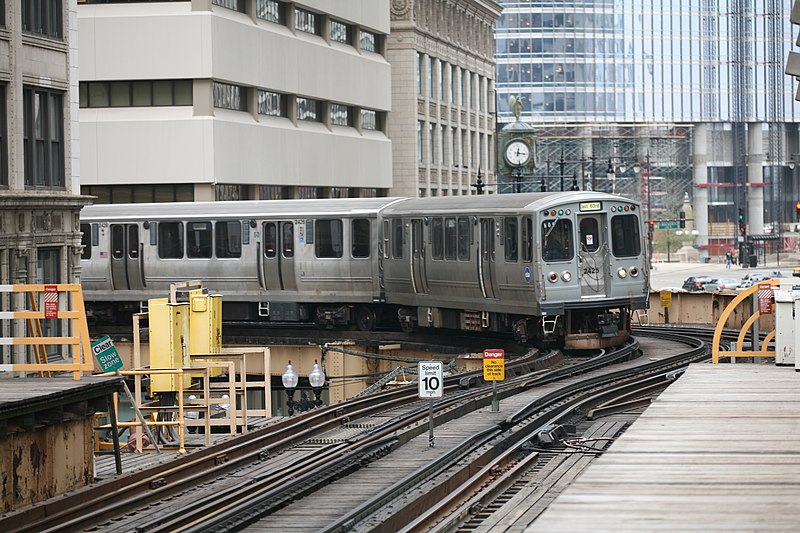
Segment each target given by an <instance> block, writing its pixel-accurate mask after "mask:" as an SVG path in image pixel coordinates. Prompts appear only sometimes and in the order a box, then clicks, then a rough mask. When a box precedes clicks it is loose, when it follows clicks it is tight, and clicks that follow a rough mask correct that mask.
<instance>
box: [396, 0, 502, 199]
mask: <svg viewBox="0 0 800 533" xmlns="http://www.w3.org/2000/svg"><path fill="white" fill-rule="evenodd" d="M500 11H501V8H500V5H499V4H497V3H496V2H494V1H492V0H392V2H391V34H390V35H389V36H388V43H387V47H386V48H387V52H386V53H387V59H388V60H389V62H390V63H391V65H392V112H391V116H390V121H389V129H388V132H389V138H390V139H391V140H392V159H393V171H394V184H393V186H392V190H391V194H392V195H396V196H448V195H466V194H474V193H475V192H476V188H475V187H474V186H473V184H475V183H476V180H477V178H478V176H479V175H480V176H481V179H482V181H483V182H484V183H486V184H489V185H488V187H487V189H486V192H493V191H494V189H495V187H494V181H495V180H494V168H495V166H496V165H495V149H494V145H495V135H494V130H495V98H494V76H495V73H494V67H495V63H494V24H495V21H496V20H497V18H498V17H499V16H500Z"/></svg>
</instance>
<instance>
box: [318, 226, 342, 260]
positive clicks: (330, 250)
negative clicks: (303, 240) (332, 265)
mask: <svg viewBox="0 0 800 533" xmlns="http://www.w3.org/2000/svg"><path fill="white" fill-rule="evenodd" d="M315 226H316V228H315V230H314V238H315V239H316V242H315V244H314V248H315V251H316V253H317V257H319V258H332V257H342V248H343V247H344V246H343V243H342V221H341V220H317V223H316V224H315Z"/></svg>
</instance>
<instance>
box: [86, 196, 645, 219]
mask: <svg viewBox="0 0 800 533" xmlns="http://www.w3.org/2000/svg"><path fill="white" fill-rule="evenodd" d="M621 200H624V201H627V202H633V203H637V202H634V201H633V200H630V199H627V198H624V199H623V198H621V197H620V196H617V195H611V194H608V193H602V192H593V191H566V192H534V193H518V194H484V195H470V196H440V197H429V198H326V199H312V200H247V201H235V202H172V203H147V204H146V203H136V204H100V205H92V206H88V207H85V208H84V209H83V210H82V212H81V218H82V219H83V220H85V221H86V220H95V219H99V220H105V221H114V220H118V221H125V220H143V219H144V220H152V219H158V220H170V219H191V218H238V219H246V218H264V217H275V216H278V217H286V218H304V217H308V216H320V215H321V216H345V215H365V216H366V215H370V214H375V213H377V212H378V211H383V212H384V213H385V214H387V215H390V216H391V215H403V214H407V213H413V214H423V213H429V214H432V213H439V212H491V213H501V212H518V211H523V210H524V211H534V210H539V209H545V208H551V207H556V206H559V205H564V204H568V203H575V202H590V201H614V202H619V201H621Z"/></svg>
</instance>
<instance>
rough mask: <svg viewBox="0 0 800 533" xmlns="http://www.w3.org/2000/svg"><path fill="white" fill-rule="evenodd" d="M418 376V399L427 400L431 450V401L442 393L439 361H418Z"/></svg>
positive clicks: (442, 385) (440, 364)
mask: <svg viewBox="0 0 800 533" xmlns="http://www.w3.org/2000/svg"><path fill="white" fill-rule="evenodd" d="M418 374H419V394H418V395H419V397H420V398H422V399H423V400H424V399H425V398H428V402H429V403H428V446H430V447H431V448H433V447H434V446H433V401H434V399H436V398H441V397H442V393H443V392H444V382H443V380H442V363H441V361H420V362H419V367H418Z"/></svg>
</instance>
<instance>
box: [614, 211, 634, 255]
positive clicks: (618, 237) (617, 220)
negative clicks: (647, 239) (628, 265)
mask: <svg viewBox="0 0 800 533" xmlns="http://www.w3.org/2000/svg"><path fill="white" fill-rule="evenodd" d="M611 253H613V254H614V257H636V256H637V255H639V254H640V253H642V240H641V236H640V234H639V217H638V216H636V215H621V216H616V217H614V218H612V219H611Z"/></svg>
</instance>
